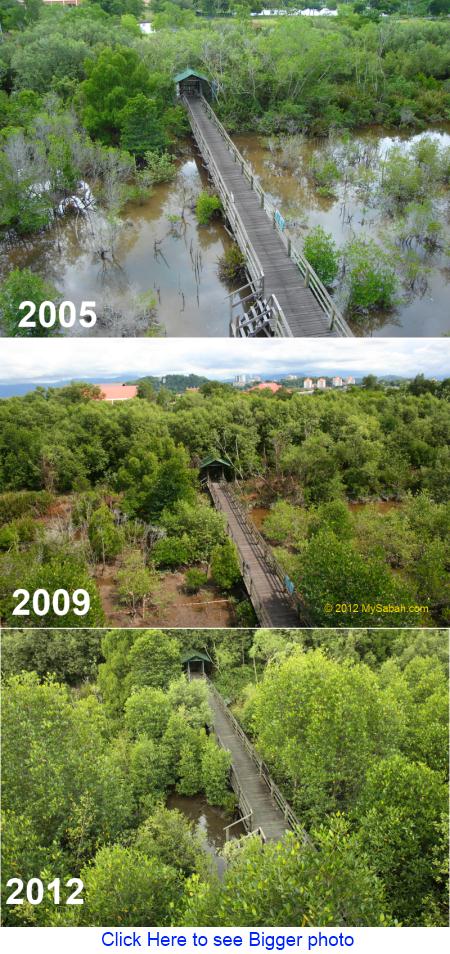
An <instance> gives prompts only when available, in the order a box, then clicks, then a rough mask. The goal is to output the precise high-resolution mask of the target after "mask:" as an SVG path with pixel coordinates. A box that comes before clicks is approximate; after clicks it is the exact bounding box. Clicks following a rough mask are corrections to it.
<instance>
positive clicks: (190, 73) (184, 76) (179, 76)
mask: <svg viewBox="0 0 450 954" xmlns="http://www.w3.org/2000/svg"><path fill="white" fill-rule="evenodd" d="M188 76H196V77H197V79H202V80H205V83H209V82H210V80H209V79H208V77H207V76H204V75H203V73H197V70H191V69H185V70H183V72H182V73H177V75H176V76H174V78H173V81H174V83H181V82H182V81H183V80H185V79H187V78H188Z"/></svg>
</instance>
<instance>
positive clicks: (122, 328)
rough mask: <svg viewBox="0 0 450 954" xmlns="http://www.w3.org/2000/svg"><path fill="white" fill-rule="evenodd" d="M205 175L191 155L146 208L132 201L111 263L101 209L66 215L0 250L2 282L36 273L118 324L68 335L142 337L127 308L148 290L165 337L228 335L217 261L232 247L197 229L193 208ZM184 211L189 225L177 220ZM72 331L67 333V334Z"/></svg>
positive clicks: (220, 231)
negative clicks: (20, 271)
mask: <svg viewBox="0 0 450 954" xmlns="http://www.w3.org/2000/svg"><path fill="white" fill-rule="evenodd" d="M206 184H207V180H206V176H205V173H204V170H203V169H201V167H200V163H199V162H198V160H197V158H196V157H195V156H194V154H193V152H192V151H191V152H190V154H189V155H188V156H187V157H186V158H185V159H184V160H183V161H181V162H180V164H179V168H178V174H177V178H176V180H175V181H173V182H170V183H160V184H159V185H157V186H155V187H154V190H153V194H152V195H151V197H150V198H149V199H147V200H146V201H145V202H144V203H143V204H140V205H138V204H131V203H129V204H128V205H127V207H126V208H125V209H124V211H123V212H122V215H121V223H120V227H119V230H118V233H117V236H116V240H115V245H114V260H111V258H110V256H109V255H108V258H107V260H102V259H101V257H100V255H99V253H98V249H99V247H104V246H105V245H106V246H107V245H108V239H109V235H110V233H109V230H108V223H107V222H106V220H105V219H104V217H103V216H102V214H101V212H100V211H97V212H94V213H91V214H90V215H89V216H85V217H81V216H79V217H75V216H66V217H65V218H64V219H60V220H59V223H58V227H57V229H56V228H51V229H49V230H48V231H46V232H43V233H41V234H40V235H37V236H34V237H33V239H32V240H31V239H30V240H29V241H27V242H26V243H23V244H21V245H18V246H16V247H15V248H14V249H13V250H7V249H5V248H3V250H2V249H1V247H0V279H1V278H4V277H6V275H7V274H8V273H9V271H11V270H12V269H13V268H17V267H18V268H31V269H32V270H33V271H35V272H37V273H38V274H39V275H40V276H41V277H43V278H46V279H48V280H49V281H51V282H52V283H53V284H54V285H55V287H56V288H57V289H58V291H59V292H60V293H61V294H62V295H63V297H64V299H68V300H70V301H73V302H74V303H75V305H77V306H78V305H79V304H80V303H81V301H83V300H85V301H95V302H96V304H97V312H102V311H103V310H104V309H107V312H108V315H109V316H110V315H111V309H114V310H116V311H118V312H120V313H121V315H122V317H121V318H120V319H114V318H112V319H111V318H108V319H107V320H105V321H102V322H100V321H97V324H96V326H95V328H94V329H93V330H92V331H89V330H86V329H83V328H82V327H81V326H80V325H79V323H77V325H76V326H75V327H74V329H71V331H70V334H74V333H75V334H77V335H92V334H94V335H96V336H102V337H105V336H116V335H119V336H120V335H123V336H127V337H128V336H134V335H142V334H144V333H145V325H143V324H142V323H141V324H139V323H138V322H136V320H135V318H134V316H133V309H132V308H130V303H131V302H132V301H133V300H136V298H137V297H138V296H139V295H142V294H146V293H148V292H151V293H152V294H153V295H154V296H155V299H156V315H157V319H158V321H159V322H160V323H161V325H162V326H163V333H166V334H167V335H171V336H183V337H190V336H193V337H197V336H198V337H201V336H203V335H206V336H220V337H222V336H226V337H228V334H229V320H230V313H229V302H228V299H227V295H228V294H229V291H230V288H228V287H227V286H226V285H225V284H224V283H222V282H221V281H220V279H219V276H218V266H217V260H218V258H219V257H220V256H221V255H223V253H224V251H225V249H227V248H228V247H229V246H230V244H231V239H230V237H229V235H228V234H227V232H226V230H225V228H224V226H223V224H222V223H221V222H220V221H219V222H213V223H211V224H210V225H209V226H199V225H198V223H197V220H196V217H195V212H194V211H193V206H194V205H195V198H196V195H197V194H198V193H199V192H200V191H201V190H202V189H204V188H205V187H206ZM183 209H184V216H183V218H184V221H180V220H179V219H177V221H174V217H175V218H177V217H179V216H180V214H181V212H182V210H183ZM67 333H69V332H66V334H67Z"/></svg>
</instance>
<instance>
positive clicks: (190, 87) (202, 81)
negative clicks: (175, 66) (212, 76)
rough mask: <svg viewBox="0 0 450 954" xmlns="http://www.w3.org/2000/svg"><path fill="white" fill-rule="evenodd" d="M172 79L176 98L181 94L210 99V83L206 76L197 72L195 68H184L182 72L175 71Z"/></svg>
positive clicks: (179, 97)
mask: <svg viewBox="0 0 450 954" xmlns="http://www.w3.org/2000/svg"><path fill="white" fill-rule="evenodd" d="M173 81H174V83H175V87H176V91H177V97H178V99H181V97H182V96H204V97H205V99H211V95H212V85H211V83H210V81H209V79H208V77H207V76H203V73H197V70H191V69H189V68H186V69H185V70H183V72H182V73H177V75H176V76H174V78H173Z"/></svg>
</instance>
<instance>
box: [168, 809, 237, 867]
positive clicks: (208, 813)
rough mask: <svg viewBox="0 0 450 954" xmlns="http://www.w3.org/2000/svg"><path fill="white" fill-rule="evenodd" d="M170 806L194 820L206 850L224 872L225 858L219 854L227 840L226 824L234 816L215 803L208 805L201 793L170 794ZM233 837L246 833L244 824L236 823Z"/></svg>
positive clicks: (232, 830)
mask: <svg viewBox="0 0 450 954" xmlns="http://www.w3.org/2000/svg"><path fill="white" fill-rule="evenodd" d="M167 807H168V808H177V809H178V811H180V812H182V813H183V815H185V816H186V818H188V819H189V821H192V822H194V824H195V828H196V829H197V831H199V832H200V833H201V835H202V837H203V840H204V845H205V850H206V851H207V852H208V854H209V855H211V857H212V858H213V860H214V863H215V865H216V866H217V870H218V872H219V874H222V872H223V870H224V868H225V862H224V859H223V858H222V857H221V855H220V854H219V852H220V849H221V848H223V846H224V844H225V842H226V835H225V826H226V825H229V824H230V823H231V822H232V820H233V819H232V818H230V816H229V815H227V814H226V812H224V811H222V809H220V808H216V807H215V806H213V805H208V802H207V801H206V799H204V798H203V797H202V796H201V795H194V796H190V797H188V796H186V795H169V797H168V799H167ZM231 832H232V836H231V837H233V838H239V837H240V836H241V835H244V834H245V829H244V826H243V825H242V824H238V825H234V827H233V828H232V829H231Z"/></svg>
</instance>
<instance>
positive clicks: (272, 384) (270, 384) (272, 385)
mask: <svg viewBox="0 0 450 954" xmlns="http://www.w3.org/2000/svg"><path fill="white" fill-rule="evenodd" d="M280 388H281V384H277V383H276V381H261V383H260V384H255V385H254V387H252V388H249V390H250V391H264V390H266V389H268V390H269V391H272V394H276V393H277V391H279V390H280Z"/></svg>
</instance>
